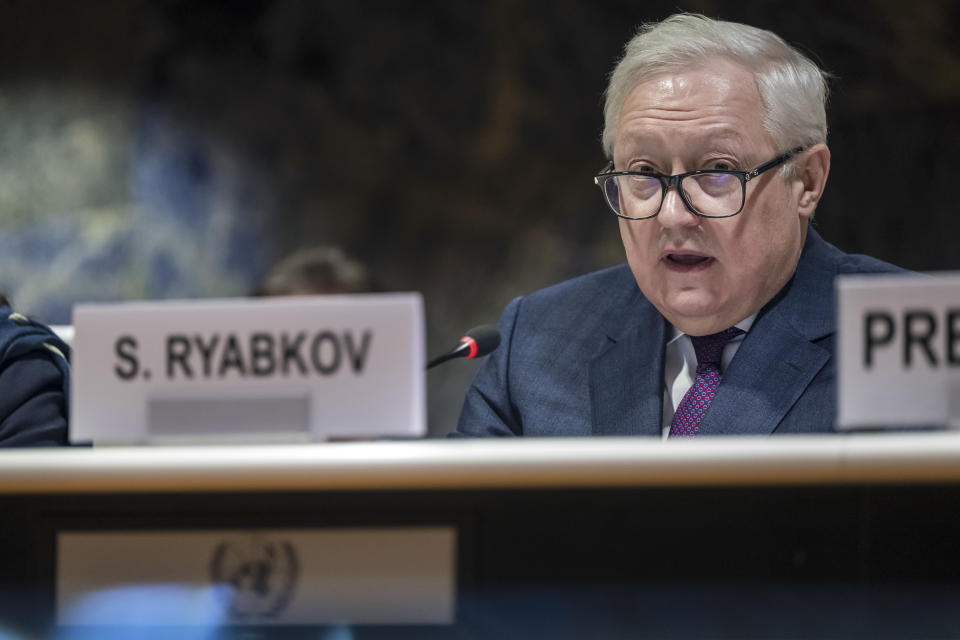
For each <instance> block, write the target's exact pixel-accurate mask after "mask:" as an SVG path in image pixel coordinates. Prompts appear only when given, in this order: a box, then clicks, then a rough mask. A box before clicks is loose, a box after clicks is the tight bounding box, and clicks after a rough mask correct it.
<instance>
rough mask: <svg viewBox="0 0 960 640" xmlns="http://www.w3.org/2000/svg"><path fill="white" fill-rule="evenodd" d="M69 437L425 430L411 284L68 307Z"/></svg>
mask: <svg viewBox="0 0 960 640" xmlns="http://www.w3.org/2000/svg"><path fill="white" fill-rule="evenodd" d="M73 323H74V332H75V333H74V339H73V358H72V361H73V362H72V364H73V378H72V386H71V424H70V432H71V437H72V438H73V440H75V441H89V440H93V441H95V442H97V443H135V442H163V441H202V440H211V441H215V442H223V441H225V440H234V441H263V440H266V441H270V440H274V441H278V440H279V441H283V440H307V439H324V438H330V437H336V438H357V437H364V438H369V437H376V436H383V435H395V436H413V437H417V436H423V435H424V434H425V433H426V419H425V385H424V320H423V300H422V298H421V296H420V295H419V294H416V293H387V294H357V295H339V296H303V297H290V298H257V299H237V300H199V301H176V302H172V301H171V302H132V303H122V304H102V305H78V306H77V307H75V308H74V317H73Z"/></svg>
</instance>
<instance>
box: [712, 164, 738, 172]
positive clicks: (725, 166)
mask: <svg viewBox="0 0 960 640" xmlns="http://www.w3.org/2000/svg"><path fill="white" fill-rule="evenodd" d="M709 170H710V171H733V165H731V164H728V163H726V162H714V163H712V164H711V166H710V169H709Z"/></svg>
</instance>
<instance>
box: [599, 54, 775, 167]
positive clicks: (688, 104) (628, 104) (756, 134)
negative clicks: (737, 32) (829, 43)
mask: <svg viewBox="0 0 960 640" xmlns="http://www.w3.org/2000/svg"><path fill="white" fill-rule="evenodd" d="M763 116H764V106H763V101H762V99H761V97H760V92H759V90H758V89H757V84H756V81H755V79H754V75H753V74H752V73H751V72H750V71H748V70H747V69H745V68H744V67H742V66H740V65H738V64H736V63H733V62H727V61H715V62H711V63H709V64H707V65H704V66H700V67H694V68H690V69H683V70H677V71H672V72H667V73H662V74H658V75H654V76H651V77H649V78H646V79H644V80H642V81H640V82H638V83H637V84H636V85H635V86H634V87H633V89H631V91H630V92H629V93H628V94H627V97H626V99H625V100H624V102H623V105H622V107H621V108H620V113H619V117H618V120H617V136H616V142H615V144H614V148H615V149H616V148H617V147H620V146H622V145H623V144H629V143H630V142H632V141H635V140H642V141H643V142H644V143H645V144H650V143H652V142H662V143H664V144H669V145H670V146H671V147H672V146H675V145H676V144H678V143H686V142H689V141H692V140H709V141H711V142H713V141H716V142H717V143H734V144H737V143H742V144H746V145H748V146H753V145H756V144H762V143H764V142H766V141H767V138H768V136H767V133H766V130H765V129H764V127H763Z"/></svg>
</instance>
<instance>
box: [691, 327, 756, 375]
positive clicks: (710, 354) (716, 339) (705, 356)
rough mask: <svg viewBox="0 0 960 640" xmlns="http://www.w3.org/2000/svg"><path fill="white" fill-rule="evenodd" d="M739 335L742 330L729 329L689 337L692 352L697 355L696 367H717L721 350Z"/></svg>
mask: <svg viewBox="0 0 960 640" xmlns="http://www.w3.org/2000/svg"><path fill="white" fill-rule="evenodd" d="M741 334H743V330H742V329H737V328H736V327H730V328H729V329H724V330H723V331H720V332H718V333H711V334H710V335H707V336H690V341H691V342H692V343H693V350H694V351H695V352H696V354H697V365H698V366H699V365H710V364H712V365H719V364H720V355H721V354H722V353H723V348H724V347H725V346H726V345H727V343H728V342H730V341H731V340H733V339H734V338H736V337H737V336H739V335H741Z"/></svg>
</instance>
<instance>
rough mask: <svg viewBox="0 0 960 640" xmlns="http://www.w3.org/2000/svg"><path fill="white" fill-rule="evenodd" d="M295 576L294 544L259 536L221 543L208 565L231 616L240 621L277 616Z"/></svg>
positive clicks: (294, 588)
mask: <svg viewBox="0 0 960 640" xmlns="http://www.w3.org/2000/svg"><path fill="white" fill-rule="evenodd" d="M298 577H299V567H298V564H297V554H296V550H295V549H294V547H293V545H292V544H290V542H288V541H285V540H283V541H281V540H270V539H267V538H264V537H262V536H258V535H251V536H249V537H246V538H242V537H237V538H234V539H227V540H224V541H222V542H221V543H220V544H218V545H217V546H216V548H215V549H214V551H213V558H212V560H211V562H210V578H211V580H212V581H213V583H214V584H219V585H222V586H223V587H226V588H225V589H224V590H223V591H224V593H225V594H226V596H225V597H226V599H227V603H226V604H227V610H228V613H229V615H230V617H231V618H236V619H240V620H250V619H263V620H268V619H272V618H276V617H277V616H279V615H280V614H281V613H282V612H283V610H284V609H285V608H286V606H287V604H289V602H290V600H291V599H292V598H293V594H294V591H295V590H296V586H297V578H298Z"/></svg>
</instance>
